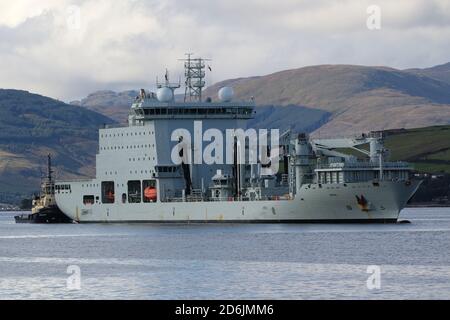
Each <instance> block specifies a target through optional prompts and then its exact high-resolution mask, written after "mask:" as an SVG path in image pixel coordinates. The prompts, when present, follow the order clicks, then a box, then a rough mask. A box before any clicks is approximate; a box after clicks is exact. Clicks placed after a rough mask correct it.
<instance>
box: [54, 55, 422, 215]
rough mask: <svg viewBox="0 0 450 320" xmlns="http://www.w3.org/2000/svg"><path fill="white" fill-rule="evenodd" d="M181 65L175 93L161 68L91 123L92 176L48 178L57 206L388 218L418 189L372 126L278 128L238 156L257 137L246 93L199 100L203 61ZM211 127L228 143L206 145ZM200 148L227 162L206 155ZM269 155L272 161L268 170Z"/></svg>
mask: <svg viewBox="0 0 450 320" xmlns="http://www.w3.org/2000/svg"><path fill="white" fill-rule="evenodd" d="M184 65H185V76H186V80H185V85H186V89H185V96H184V99H183V100H182V101H177V100H176V99H175V90H176V89H178V88H179V87H180V82H178V83H171V82H170V79H169V75H168V72H167V71H166V75H165V81H163V82H159V81H157V84H156V88H157V91H156V93H153V92H148V91H146V90H143V89H141V91H140V95H139V96H138V97H136V99H135V101H134V102H133V104H132V105H131V108H130V113H129V117H128V125H127V126H124V127H107V128H102V129H100V130H99V150H98V154H97V156H96V177H95V178H93V179H90V180H83V181H58V182H57V183H56V186H55V190H56V201H57V204H58V206H59V208H60V209H61V210H62V211H63V212H64V213H65V214H67V215H68V216H69V217H71V218H73V219H74V220H76V221H79V222H124V221H134V222H327V221H334V222H354V221H357V222H394V221H396V220H397V218H398V215H399V213H400V211H401V209H402V208H403V207H404V206H405V205H406V203H407V201H408V200H409V198H410V197H411V196H412V195H413V194H414V192H415V191H416V190H417V188H418V186H419V184H420V182H419V181H415V180H412V179H411V170H412V168H411V167H410V166H409V165H408V164H407V163H404V162H389V161H387V158H388V152H387V150H386V149H385V148H384V146H383V136H382V135H381V133H370V134H367V135H361V136H360V137H357V138H347V139H344V138H342V139H312V138H310V137H309V136H308V135H307V134H303V133H294V132H291V131H287V132H283V133H281V134H280V136H279V139H278V141H279V145H278V146H277V147H276V150H275V148H273V147H272V148H271V146H270V145H267V146H266V145H264V146H263V147H264V148H265V149H264V148H260V146H259V145H258V152H259V153H260V156H261V152H262V153H263V154H264V157H265V160H266V161H260V160H261V159H262V158H264V157H262V158H259V160H258V161H256V162H251V163H245V162H240V161H238V157H239V155H243V157H244V159H246V158H249V157H250V155H251V154H252V152H253V151H254V150H253V149H252V148H251V147H249V146H248V145H246V144H245V141H247V142H250V141H252V140H253V139H256V137H255V136H252V135H247V136H245V134H246V133H248V132H250V131H247V130H248V128H247V120H249V119H251V118H252V117H253V115H254V109H255V104H254V101H253V99H249V100H248V101H234V100H233V90H232V89H231V88H229V87H224V88H222V89H221V90H220V91H219V95H218V96H219V99H218V100H216V101H213V99H212V98H211V97H206V98H205V99H204V98H203V94H202V89H203V88H204V86H205V82H204V77H205V68H206V67H207V65H206V63H205V60H203V59H200V58H192V56H191V55H188V57H187V59H186V60H184ZM230 129H233V130H234V131H235V132H236V130H237V129H242V131H241V133H242V132H243V133H244V140H240V141H239V140H238V139H237V137H236V136H231V139H226V138H230V136H229V135H228V136H227V133H228V132H229V131H228V130H230ZM262 132H263V135H264V134H265V137H266V139H268V140H270V139H271V138H272V137H270V139H269V136H270V135H271V133H269V130H266V131H262ZM212 133H215V135H214V134H212ZM218 133H222V134H223V137H224V139H223V140H227V141H226V142H227V143H228V145H227V143H225V144H224V143H223V142H224V141H222V145H220V144H219V145H220V147H218V146H217V145H215V146H216V149H215V152H213V153H212V152H210V151H211V150H210V149H211V146H212V145H214V143H218V142H220V141H217V140H218V135H217V134H218ZM260 134H261V131H260V132H259V135H258V136H257V137H259V138H261V137H262V136H261V135H260ZM241 138H242V136H241ZM242 142H244V143H242ZM230 144H231V147H230ZM208 148H209V149H208ZM227 148H228V149H227ZM230 150H231V151H232V155H231V156H229V154H228V153H229V152H228V151H230ZM348 150H350V151H351V152H350V154H351V155H349V153H348V152H344V151H348ZM219 151H220V152H219ZM275 151H277V152H275ZM208 152H209V154H213V158H214V160H218V159H221V157H220V155H219V154H220V153H222V152H223V154H224V156H223V157H222V160H224V158H227V159H228V161H226V162H225V161H208V160H206V161H205V159H203V158H202V156H203V155H204V154H206V153H208ZM227 152H228V153H227ZM353 153H359V154H361V155H362V156H363V158H364V159H361V157H357V156H356V155H354V154H353ZM275 154H276V156H275ZM174 158H177V159H179V160H180V159H181V160H180V161H178V162H177V161H174ZM200 158H201V159H200ZM275 162H276V163H280V164H281V166H280V168H279V170H275V171H273V170H269V168H271V167H272V166H271V165H272V164H274V163H275Z"/></svg>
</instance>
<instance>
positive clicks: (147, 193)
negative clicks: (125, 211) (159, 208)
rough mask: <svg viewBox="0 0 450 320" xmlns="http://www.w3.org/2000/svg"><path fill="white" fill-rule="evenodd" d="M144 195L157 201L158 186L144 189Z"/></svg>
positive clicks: (150, 199) (147, 198)
mask: <svg viewBox="0 0 450 320" xmlns="http://www.w3.org/2000/svg"><path fill="white" fill-rule="evenodd" d="M144 197H145V199H146V200H149V201H152V202H156V198H157V195H156V188H155V187H147V188H145V189H144Z"/></svg>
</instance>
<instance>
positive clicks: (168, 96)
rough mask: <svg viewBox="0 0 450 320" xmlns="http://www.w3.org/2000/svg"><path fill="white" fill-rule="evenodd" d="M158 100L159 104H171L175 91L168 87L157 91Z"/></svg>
mask: <svg viewBox="0 0 450 320" xmlns="http://www.w3.org/2000/svg"><path fill="white" fill-rule="evenodd" d="M156 98H157V99H158V101H159V102H170V101H172V100H173V91H172V89H170V88H167V87H162V88H159V89H158V90H157V91H156Z"/></svg>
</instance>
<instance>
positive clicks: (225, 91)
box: [218, 87, 234, 102]
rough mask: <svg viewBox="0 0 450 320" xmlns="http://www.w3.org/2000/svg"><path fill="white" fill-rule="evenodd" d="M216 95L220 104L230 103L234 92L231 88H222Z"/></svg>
mask: <svg viewBox="0 0 450 320" xmlns="http://www.w3.org/2000/svg"><path fill="white" fill-rule="evenodd" d="M218 95H219V100H220V101H221V102H230V101H231V99H233V95H234V90H233V88H231V87H223V88H221V89H220V90H219V94H218Z"/></svg>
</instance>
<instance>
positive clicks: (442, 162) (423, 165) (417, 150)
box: [386, 126, 450, 173]
mask: <svg viewBox="0 0 450 320" xmlns="http://www.w3.org/2000/svg"><path fill="white" fill-rule="evenodd" d="M386 133H387V137H386V147H387V148H388V149H390V150H391V159H392V160H405V161H408V162H411V163H413V164H414V168H415V169H416V170H418V171H420V172H428V173H436V172H446V173H450V126H434V127H426V128H418V129H408V130H393V131H387V132H386Z"/></svg>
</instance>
